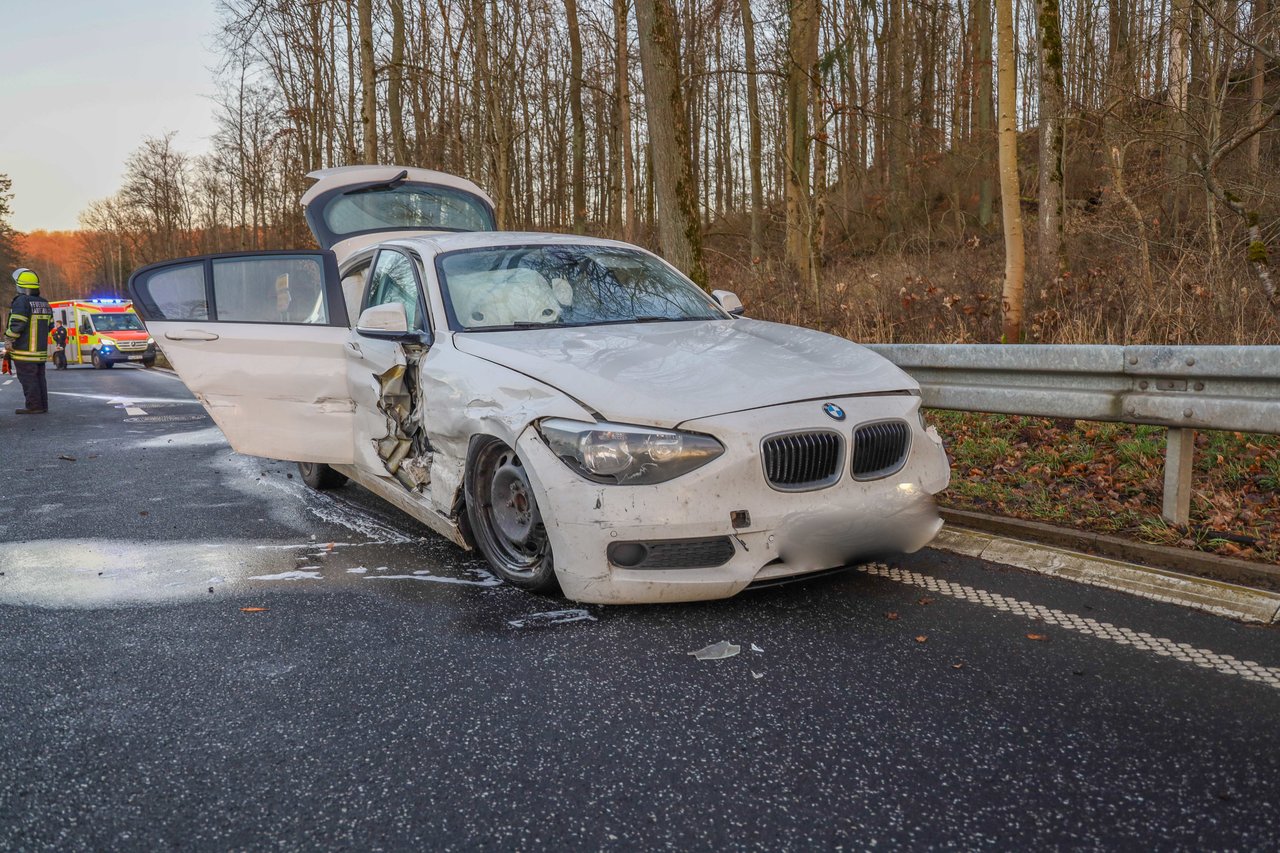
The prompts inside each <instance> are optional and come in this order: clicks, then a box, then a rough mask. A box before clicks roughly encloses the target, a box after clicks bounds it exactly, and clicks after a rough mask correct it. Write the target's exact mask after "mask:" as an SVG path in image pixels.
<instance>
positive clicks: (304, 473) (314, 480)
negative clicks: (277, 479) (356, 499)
mask: <svg viewBox="0 0 1280 853" xmlns="http://www.w3.org/2000/svg"><path fill="white" fill-rule="evenodd" d="M298 474H299V475H300V476H301V477H302V482H304V483H306V484H307V485H308V486H310V487H311V488H313V489H315V490H316V491H319V492H326V491H328V490H329V489H337V488H339V487H341V486H343V485H344V484H345V483H346V482H347V476H346V475H345V474H339V473H338V472H337V471H335V470H333V469H332V468H330V467H329V466H328V465H326V464H324V463H323V462H299V463H298Z"/></svg>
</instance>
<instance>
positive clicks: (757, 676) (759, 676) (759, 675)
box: [751, 669, 764, 678]
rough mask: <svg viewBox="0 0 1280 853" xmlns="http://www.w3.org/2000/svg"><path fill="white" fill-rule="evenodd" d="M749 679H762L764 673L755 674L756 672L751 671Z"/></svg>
mask: <svg viewBox="0 0 1280 853" xmlns="http://www.w3.org/2000/svg"><path fill="white" fill-rule="evenodd" d="M751 677H752V678H764V673H763V672H756V671H755V670H754V669H753V670H751Z"/></svg>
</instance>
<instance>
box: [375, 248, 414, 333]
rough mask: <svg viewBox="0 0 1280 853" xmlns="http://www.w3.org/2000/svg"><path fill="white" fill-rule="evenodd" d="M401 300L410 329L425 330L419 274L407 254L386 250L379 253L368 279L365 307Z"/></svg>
mask: <svg viewBox="0 0 1280 853" xmlns="http://www.w3.org/2000/svg"><path fill="white" fill-rule="evenodd" d="M392 302H399V303H400V304H402V305H403V306H404V316H405V317H406V318H407V319H408V321H409V328H410V329H411V330H425V328H426V324H425V322H423V320H424V318H423V316H422V312H421V311H420V310H419V307H420V306H419V299H418V276H417V273H416V272H414V269H413V261H412V260H411V259H410V258H409V256H408V255H405V254H402V253H401V252H394V251H391V250H389V249H384V250H382V251H381V252H379V253H378V262H377V263H376V264H374V266H373V277H372V279H370V282H369V297H368V299H366V300H365V306H364V307H366V308H370V307H372V306H374V305H387V304H389V303H392Z"/></svg>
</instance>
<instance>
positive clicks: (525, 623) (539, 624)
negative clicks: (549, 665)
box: [507, 610, 596, 628]
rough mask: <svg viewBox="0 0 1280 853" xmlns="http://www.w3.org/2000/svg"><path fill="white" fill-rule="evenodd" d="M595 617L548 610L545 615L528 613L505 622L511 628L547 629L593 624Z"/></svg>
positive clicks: (579, 611)
mask: <svg viewBox="0 0 1280 853" xmlns="http://www.w3.org/2000/svg"><path fill="white" fill-rule="evenodd" d="M594 621H596V617H594V616H592V615H591V614H590V613H588V612H587V611H585V610H548V611H547V612H545V613H530V614H529V615H528V616H521V617H520V618H519V619H511V620H509V621H508V622H507V624H508V625H510V626H511V627H512V628H548V627H550V626H552V625H565V624H568V623H569V622H594Z"/></svg>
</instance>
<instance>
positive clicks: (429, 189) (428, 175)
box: [302, 166, 495, 262]
mask: <svg viewBox="0 0 1280 853" xmlns="http://www.w3.org/2000/svg"><path fill="white" fill-rule="evenodd" d="M307 177H308V178H312V179H313V180H315V182H316V183H315V184H314V185H313V186H312V187H311V189H309V190H307V192H306V193H305V194H304V195H303V196H302V209H303V212H304V214H305V215H306V218H307V225H308V226H310V228H311V233H312V234H313V235H315V238H316V242H317V243H319V244H320V248H322V249H332V250H333V251H334V253H335V254H336V255H337V256H338V260H339V262H341V261H342V260H343V258H345V257H347V256H348V255H350V254H351V253H352V252H354V251H357V250H359V249H361V248H363V247H365V246H369V245H372V244H374V243H378V242H381V241H383V240H386V239H388V238H390V237H396V236H405V235H409V234H414V233H422V232H433V231H434V232H440V231H493V230H495V223H494V214H493V202H492V201H491V200H490V198H489V196H488V195H486V194H485V192H484V191H483V190H481V189H480V188H479V187H478V186H476V185H475V184H473V183H472V182H471V181H468V180H466V179H464V178H459V177H457V176H456V175H449V174H446V173H445V172H436V171H433V170H431V169H412V168H406V167H403V166H340V167H338V168H334V169H321V170H319V171H316V172H311V173H310V174H309V175H307Z"/></svg>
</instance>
